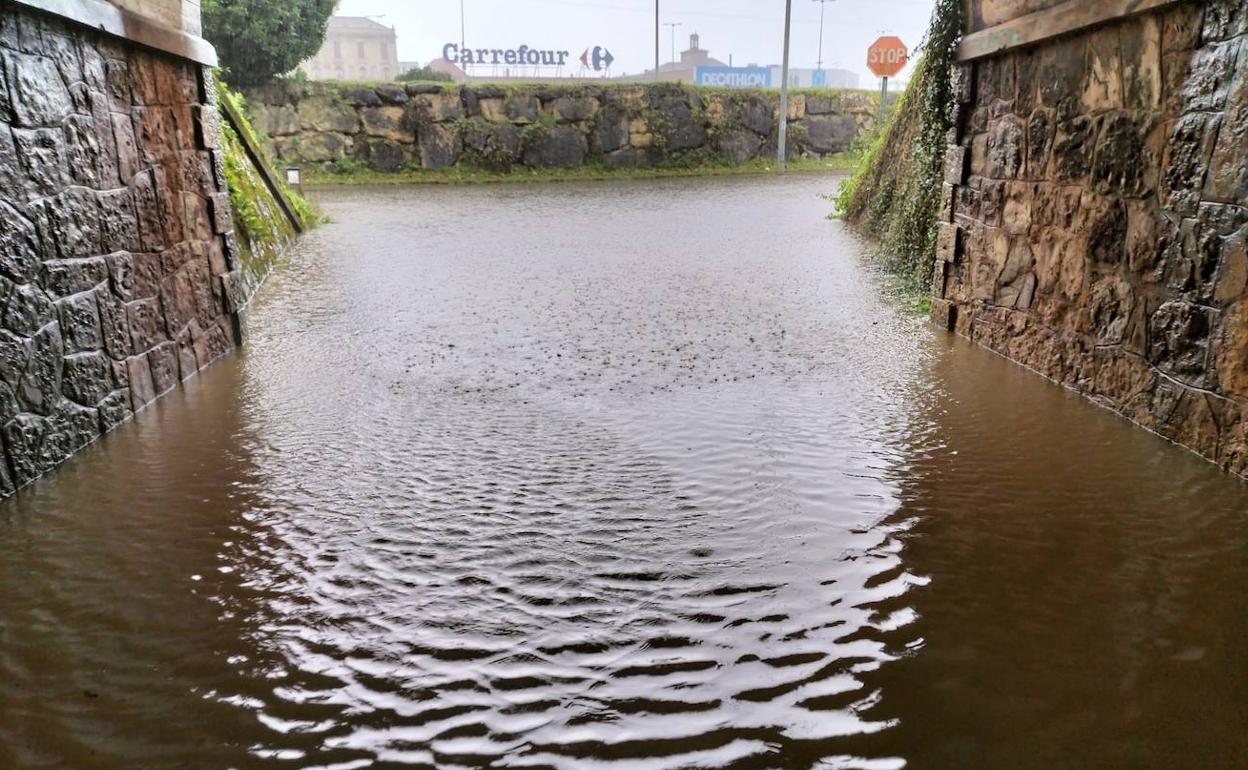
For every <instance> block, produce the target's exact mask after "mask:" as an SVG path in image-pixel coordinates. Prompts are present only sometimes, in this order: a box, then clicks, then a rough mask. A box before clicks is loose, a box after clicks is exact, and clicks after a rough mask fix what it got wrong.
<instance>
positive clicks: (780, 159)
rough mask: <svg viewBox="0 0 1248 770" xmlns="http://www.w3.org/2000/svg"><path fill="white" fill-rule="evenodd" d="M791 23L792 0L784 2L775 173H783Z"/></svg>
mask: <svg viewBox="0 0 1248 770" xmlns="http://www.w3.org/2000/svg"><path fill="white" fill-rule="evenodd" d="M792 21H793V0H784V66H782V67H781V68H780V76H781V80H782V82H781V83H780V141H779V142H777V143H776V145H777V150H776V171H777V172H778V173H781V174H783V173H784V160H785V157H784V156H785V149H786V148H785V143H786V142H787V140H788V134H789V27H790V26H791V25H792Z"/></svg>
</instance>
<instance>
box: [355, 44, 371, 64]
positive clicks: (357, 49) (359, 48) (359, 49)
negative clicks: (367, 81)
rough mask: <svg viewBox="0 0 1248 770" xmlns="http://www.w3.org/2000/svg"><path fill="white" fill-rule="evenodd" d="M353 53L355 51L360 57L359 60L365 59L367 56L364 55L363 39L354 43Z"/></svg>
mask: <svg viewBox="0 0 1248 770" xmlns="http://www.w3.org/2000/svg"><path fill="white" fill-rule="evenodd" d="M355 53H356V56H358V57H360V61H364V60H365V59H367V58H368V57H367V56H365V55H364V41H363V40H361V41H360V42H358V43H356V44H355Z"/></svg>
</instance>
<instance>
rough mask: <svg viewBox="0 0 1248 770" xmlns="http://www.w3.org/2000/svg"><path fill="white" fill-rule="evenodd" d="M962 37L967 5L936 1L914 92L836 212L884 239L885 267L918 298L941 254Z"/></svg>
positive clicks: (850, 183) (866, 156) (843, 189)
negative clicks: (955, 56)
mask: <svg viewBox="0 0 1248 770" xmlns="http://www.w3.org/2000/svg"><path fill="white" fill-rule="evenodd" d="M961 37H962V1H961V0H937V2H936V8H935V11H934V12H933V14H932V23H931V27H930V28H929V30H928V33H927V39H926V40H925V41H924V43H923V46H922V58H921V59H920V62H919V66H918V68H917V70H916V72H915V74H914V77H913V78H912V79H911V81H910V86H909V88H907V89H906V93H905V94H904V95H903V96H902V98H901V102H900V103H899V104H898V105H897V107H896V109H895V110H894V111H893V113H892V116H891V118H890V119H889V120H888V122H887V124H886V125H885V126H884V127H882V128H881V129H880V132H879V134H878V136H877V137H876V138H875V141H874V143H873V144H872V145H871V147H870V148H869V149H868V150H867V151H866V152H865V153H864V154H863V158H862V161H861V165H860V166H859V168H858V170H857V172H856V173H855V174H854V175H853V177H851V178H850V179H849V180H847V181H846V182H845V183H844V184H843V185H842V186H841V190H840V193H839V195H838V197H837V200H836V210H837V212H838V213H840V214H841V215H843V216H844V217H845V218H846V220H847V221H849V222H850V223H851V224H854V225H855V226H857V227H858V228H859V229H861V230H862V231H863V232H865V233H867V234H868V235H871V236H874V237H876V238H878V239H879V240H880V251H879V254H880V257H881V259H882V261H883V262H884V266H885V268H887V269H888V270H889V271H890V272H893V273H895V274H896V275H898V276H899V277H901V278H902V280H903V281H904V282H906V283H907V284H908V285H909V286H910V287H911V288H912V289H914V290H916V291H917V290H920V289H922V288H925V287H926V286H927V285H928V282H929V281H930V279H931V274H932V267H933V260H934V259H935V254H936V233H937V224H938V220H939V211H940V194H941V183H942V180H943V177H944V158H945V150H946V146H947V145H946V142H947V138H946V137H947V135H948V133H949V129H950V128H951V122H950V117H949V113H950V111H949V105H951V104H952V103H953V83H952V77H951V75H952V67H953V64H954V59H953V54H954V50H955V49H956V48H957V45H958V42H959V41H960V40H961Z"/></svg>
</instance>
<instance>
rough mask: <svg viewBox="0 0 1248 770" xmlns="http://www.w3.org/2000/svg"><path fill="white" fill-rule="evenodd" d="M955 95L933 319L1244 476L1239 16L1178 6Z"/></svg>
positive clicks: (1091, 34)
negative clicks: (951, 143)
mask: <svg viewBox="0 0 1248 770" xmlns="http://www.w3.org/2000/svg"><path fill="white" fill-rule="evenodd" d="M1002 1H1003V2H1004V0H1002ZM1011 1H1012V2H1014V4H1015V5H1018V3H1017V2H1016V0H1011ZM993 2H994V0H976V5H978V6H988V5H992V4H993ZM1050 4H1051V3H1050ZM1041 5H1046V4H1045V3H1041ZM972 21H974V20H972ZM955 81H956V83H957V87H956V91H957V93H958V101H959V103H958V104H957V105H956V107H955V110H956V126H957V127H956V128H955V132H956V136H955V137H953V139H954V140H955V143H954V144H953V145H952V146H951V147H950V150H949V155H948V161H947V164H946V169H947V178H946V186H945V201H946V204H945V208H944V212H943V214H942V219H943V220H944V224H942V225H941V227H942V232H941V237H940V246H939V249H938V255H937V264H936V275H935V282H934V287H933V292H934V295H935V298H936V300H935V302H934V312H935V315H936V317H937V319H938V320H939V321H940V322H941V323H942V324H946V325H948V326H950V327H951V328H955V329H956V330H957V331H958V332H959V333H960V334H963V335H966V336H968V337H970V338H972V339H974V340H976V341H978V342H980V343H982V344H984V345H986V346H988V347H990V348H992V349H993V350H996V351H998V352H1000V353H1003V354H1004V355H1006V356H1008V357H1010V358H1012V359H1014V360H1016V361H1018V362H1020V363H1022V364H1024V365H1026V366H1028V367H1031V368H1033V369H1035V370H1036V371H1038V372H1040V373H1042V374H1045V375H1047V376H1049V377H1051V378H1052V379H1054V380H1056V381H1058V382H1060V383H1063V384H1065V385H1067V386H1069V387H1071V388H1073V389H1075V390H1077V391H1079V392H1081V393H1084V394H1087V395H1088V396H1090V397H1092V398H1094V399H1096V400H1097V401H1099V402H1100V403H1102V404H1104V405H1106V406H1108V407H1110V408H1112V409H1115V410H1117V411H1118V412H1120V413H1122V414H1123V415H1125V416H1126V417H1128V418H1129V419H1131V420H1133V421H1135V422H1136V423H1138V424H1140V425H1142V426H1144V427H1146V428H1149V429H1151V430H1153V431H1156V432H1158V433H1160V434H1161V435H1163V436H1165V437H1167V438H1169V439H1172V440H1174V441H1175V442H1177V443H1180V444H1182V445H1184V446H1186V447H1189V448H1191V449H1193V450H1195V451H1196V452H1199V453H1200V454H1202V455H1204V456H1206V457H1208V458H1210V459H1212V460H1214V461H1216V462H1217V463H1218V464H1220V465H1221V466H1223V467H1224V468H1227V469H1229V470H1231V471H1233V472H1235V473H1239V474H1248V419H1246V416H1248V255H1246V252H1245V244H1246V242H1248V5H1246V4H1245V3H1244V2H1243V1H1242V0H1208V1H1206V2H1187V3H1181V4H1178V5H1174V6H1170V7H1169V8H1167V9H1165V10H1162V11H1158V12H1153V13H1151V14H1145V15H1140V16H1135V17H1132V18H1129V19H1125V20H1121V21H1119V22H1117V23H1114V24H1110V25H1107V26H1102V27H1098V28H1094V29H1091V30H1085V31H1083V32H1081V33H1078V34H1076V35H1073V36H1067V37H1064V38H1059V39H1057V40H1055V41H1052V42H1048V43H1045V44H1042V45H1040V46H1037V47H1032V48H1024V49H1019V50H1016V51H1013V52H1010V53H1006V54H1003V55H998V56H995V57H992V58H987V59H982V60H979V61H976V62H974V63H971V64H966V65H962V66H960V67H959V70H958V71H957V72H956V73H955Z"/></svg>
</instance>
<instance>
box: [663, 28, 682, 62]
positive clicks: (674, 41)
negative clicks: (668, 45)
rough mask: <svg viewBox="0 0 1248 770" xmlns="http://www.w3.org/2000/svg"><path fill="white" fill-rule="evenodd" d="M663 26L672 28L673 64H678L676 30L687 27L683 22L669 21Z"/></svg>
mask: <svg viewBox="0 0 1248 770" xmlns="http://www.w3.org/2000/svg"><path fill="white" fill-rule="evenodd" d="M663 26H665V27H671V28H672V63H673V64H674V63H675V62H676V28H677V27H683V26H685V23H684V22H683V21H669V22H667V23H666V24H664V25H663Z"/></svg>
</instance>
